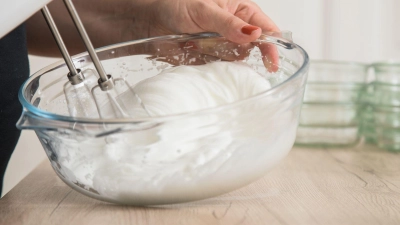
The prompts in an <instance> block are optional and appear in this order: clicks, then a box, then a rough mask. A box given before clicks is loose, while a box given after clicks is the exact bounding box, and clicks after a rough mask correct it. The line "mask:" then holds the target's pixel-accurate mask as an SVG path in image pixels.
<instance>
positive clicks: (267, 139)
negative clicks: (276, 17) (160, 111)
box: [17, 33, 309, 205]
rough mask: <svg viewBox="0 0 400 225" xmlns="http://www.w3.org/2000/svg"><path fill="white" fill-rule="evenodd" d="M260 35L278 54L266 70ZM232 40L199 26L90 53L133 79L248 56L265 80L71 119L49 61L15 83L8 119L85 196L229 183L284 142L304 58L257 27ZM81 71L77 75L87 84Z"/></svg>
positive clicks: (85, 62)
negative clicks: (231, 95)
mask: <svg viewBox="0 0 400 225" xmlns="http://www.w3.org/2000/svg"><path fill="white" fill-rule="evenodd" d="M271 38H272V39H271ZM271 40H272V41H271ZM271 42H273V43H275V44H271ZM265 43H269V44H267V45H269V47H270V48H271V49H274V50H273V51H274V52H275V53H277V54H279V60H278V61H276V65H275V66H276V68H278V70H277V71H275V72H270V70H271V69H269V70H268V69H266V67H265V66H264V64H263V60H262V59H263V57H262V54H261V51H260V50H259V48H258V47H256V46H261V45H264V44H265ZM288 43H289V44H288ZM193 45H196V46H197V48H195V49H193V48H192V47H193ZM241 47H243V46H241V45H238V44H234V43H231V42H229V41H227V40H226V39H225V38H223V37H220V36H219V35H217V34H213V33H202V34H193V35H171V36H163V37H157V38H150V39H145V40H137V41H131V42H126V43H121V44H116V45H112V46H108V47H104V48H100V49H98V55H99V58H100V60H101V61H102V63H103V66H104V68H105V70H106V71H107V72H108V73H111V74H112V75H113V76H114V78H122V79H124V80H125V81H127V82H128V83H129V84H130V85H132V86H135V84H136V83H138V82H140V81H142V80H145V79H147V78H149V77H153V76H156V75H157V74H159V73H160V71H162V70H164V69H167V68H171V67H174V66H177V65H182V64H205V63H209V62H212V61H221V59H220V58H219V57H220V56H221V55H222V57H223V58H224V59H225V60H227V59H229V60H233V59H236V60H239V61H242V62H243V63H246V64H248V65H249V66H251V67H252V68H253V69H254V70H255V71H256V72H258V74H259V75H260V76H261V77H263V78H265V79H266V80H267V81H269V83H270V84H271V86H272V88H269V89H268V90H266V91H263V92H261V93H258V94H256V95H253V96H249V97H246V98H245V99H241V100H238V101H234V102H231V103H228V104H223V105H218V106H215V107H210V108H205V109H201V110H196V111H190V112H184V113H180V114H174V115H166V116H156V117H143V118H128V119H127V118H120V119H118V118H115V119H96V118H74V117H70V116H69V112H68V107H67V104H66V97H65V95H64V93H63V86H64V85H65V84H66V83H67V81H68V79H67V77H66V74H67V73H68V71H67V68H66V66H65V64H64V62H58V63H55V64H53V65H50V66H48V67H46V68H44V69H42V70H40V71H38V72H37V73H35V74H34V75H32V76H31V77H30V78H29V79H28V80H27V81H26V83H25V84H24V85H23V86H22V88H21V90H20V93H19V97H20V101H21V103H22V105H23V107H24V112H23V115H22V116H21V118H20V121H19V122H18V124H17V126H18V127H19V128H20V129H33V130H34V131H35V132H36V134H37V136H38V138H39V140H40V142H41V144H42V145H43V148H44V149H45V151H46V154H47V155H48V158H49V160H50V162H51V165H52V167H53V169H54V171H55V172H56V173H57V175H58V176H59V177H60V178H61V179H62V180H63V181H64V182H65V183H66V184H67V185H69V186H70V187H72V188H73V189H74V190H76V191H78V192H80V193H82V194H84V195H87V196H89V197H92V198H96V199H99V200H103V201H108V202H113V203H119V204H132V205H157V204H170V203H179V202H187V201H193V200H199V199H204V198H208V197H212V196H216V195H219V194H223V193H226V192H229V191H232V190H234V189H237V188H240V187H242V186H245V185H247V184H249V183H251V182H253V181H255V180H257V179H259V178H260V177H262V176H263V175H265V174H266V172H267V171H268V170H270V169H271V168H272V167H273V166H275V165H276V164H277V163H278V162H279V161H281V160H282V159H283V158H284V157H285V156H286V155H287V154H288V152H289V151H290V149H291V148H292V146H293V143H294V140H295V136H296V129H297V125H298V120H299V113H300V106H301V102H302V98H303V93H304V85H305V82H306V77H307V75H306V74H307V70H308V64H309V60H308V56H307V53H306V52H305V51H304V50H303V49H302V48H301V47H299V46H298V45H296V44H294V43H291V42H290V41H288V40H285V39H282V38H281V37H277V35H275V37H274V35H272V36H264V35H263V36H262V37H261V38H260V39H259V40H257V41H256V42H255V44H254V47H253V48H250V49H248V50H247V51H244V52H241V51H238V49H239V50H240V49H241ZM210 50H211V51H210ZM242 53H243V54H242ZM241 54H242V55H241ZM233 56H235V57H233ZM267 58H268V57H267ZM73 59H74V62H75V64H76V65H77V67H79V68H81V69H82V70H83V71H86V72H87V71H89V72H90V71H92V70H93V68H94V67H93V64H92V62H91V60H90V58H89V57H88V55H87V53H83V54H80V55H77V56H75V57H73ZM264 59H265V58H264ZM88 74H89V76H88V77H87V81H86V82H88V83H89V84H88V85H94V84H93V81H95V79H92V78H93V77H92V78H91V77H90V76H91V75H90V73H86V75H88ZM90 82H92V84H90ZM94 83H95V82H94Z"/></svg>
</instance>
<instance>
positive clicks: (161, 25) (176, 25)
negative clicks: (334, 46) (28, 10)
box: [27, 0, 279, 71]
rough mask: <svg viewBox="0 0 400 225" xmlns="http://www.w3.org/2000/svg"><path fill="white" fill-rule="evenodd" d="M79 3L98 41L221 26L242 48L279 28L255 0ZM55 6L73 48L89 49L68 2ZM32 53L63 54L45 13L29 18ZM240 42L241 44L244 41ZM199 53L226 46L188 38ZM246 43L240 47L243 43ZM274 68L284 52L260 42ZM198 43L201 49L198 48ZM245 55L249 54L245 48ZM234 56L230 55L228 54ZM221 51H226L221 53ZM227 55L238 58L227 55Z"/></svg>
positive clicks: (267, 62)
mask: <svg viewBox="0 0 400 225" xmlns="http://www.w3.org/2000/svg"><path fill="white" fill-rule="evenodd" d="M75 6H76V8H77V10H78V13H79V15H80V17H81V19H82V21H83V23H84V25H85V28H86V30H87V32H88V34H89V36H90V38H91V40H92V43H93V45H94V46H95V47H101V46H105V45H110V44H114V43H118V42H123V41H131V40H136V39H141V38H147V37H154V36H160V35H168V34H179V33H197V32H205V31H211V32H217V33H220V34H221V35H223V36H225V37H226V38H227V39H228V40H231V41H232V42H233V44H232V45H235V44H234V43H236V44H237V45H236V46H233V47H235V48H236V49H239V50H240V52H241V53H245V52H246V51H247V50H249V49H251V48H253V47H254V46H255V45H253V44H250V43H251V41H254V40H256V39H257V38H258V37H259V36H260V35H261V32H270V31H279V29H278V28H277V27H276V25H275V24H274V23H273V22H272V20H271V19H269V18H268V16H266V15H265V14H264V13H263V12H262V11H261V9H260V8H259V7H258V6H257V5H256V4H255V3H253V2H251V1H250V0H118V1H109V0H85V1H75ZM49 8H50V10H51V12H52V14H53V17H54V19H55V21H56V24H57V26H58V27H59V30H60V32H61V35H62V36H63V38H64V41H65V42H66V45H67V46H68V48H69V50H70V51H71V53H72V54H77V53H79V52H82V51H85V49H84V47H83V45H82V41H81V39H80V38H79V35H78V34H77V32H76V29H75V27H74V25H73V24H72V21H71V20H70V19H69V15H68V13H67V12H66V10H65V6H64V4H63V3H62V1H61V0H55V1H53V2H52V3H51V4H50V5H49ZM27 25H28V26H27V27H28V47H29V50H30V53H31V54H38V55H47V56H57V55H58V54H59V51H58V49H57V46H56V45H55V42H54V40H53V37H52V35H51V33H50V31H49V29H48V27H47V25H46V23H45V21H44V20H43V17H42V15H41V14H40V13H38V14H36V15H35V16H33V17H32V18H31V19H30V20H29V21H28V23H27ZM239 44H240V45H239ZM190 46H191V47H192V48H191V49H190V50H192V52H194V53H196V51H200V52H201V53H203V54H210V55H212V53H213V52H214V51H213V49H214V48H219V47H221V46H220V45H219V43H214V42H210V41H206V42H192V43H187V46H186V47H190ZM238 46H240V47H238ZM257 46H258V47H259V48H260V50H261V52H262V55H263V61H264V64H265V65H266V67H267V68H268V69H269V70H270V71H276V69H277V66H276V65H277V63H278V54H277V50H276V46H274V45H273V44H258V45H257ZM196 48H197V50H196ZM240 55H241V57H245V54H240ZM227 56H228V55H227ZM219 57H220V56H219ZM223 59H224V60H234V59H232V58H229V57H228V58H227V57H226V56H225V58H223Z"/></svg>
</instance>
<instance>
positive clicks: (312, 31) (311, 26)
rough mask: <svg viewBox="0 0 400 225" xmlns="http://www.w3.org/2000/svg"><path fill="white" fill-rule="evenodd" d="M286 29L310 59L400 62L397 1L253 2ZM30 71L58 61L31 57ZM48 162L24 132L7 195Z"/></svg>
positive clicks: (11, 167)
mask: <svg viewBox="0 0 400 225" xmlns="http://www.w3.org/2000/svg"><path fill="white" fill-rule="evenodd" d="M254 2H256V3H257V4H259V5H260V7H261V8H262V9H263V11H264V12H266V13H267V14H268V15H269V16H270V17H271V18H272V19H273V20H274V21H275V22H276V23H277V25H278V26H279V27H280V28H281V29H282V30H290V31H292V32H293V38H294V41H295V42H296V43H298V44H299V45H301V46H302V47H303V48H304V49H305V50H306V51H307V52H308V53H309V55H310V57H311V59H331V60H341V61H357V62H366V63H369V62H373V61H382V60H388V59H399V58H400V22H398V21H400V14H399V13H398V12H399V10H400V1H399V0H254ZM30 59H31V72H35V71H37V70H38V69H40V68H42V67H44V66H46V65H48V64H50V63H51V62H53V61H55V60H57V59H51V58H40V57H30ZM45 158H46V156H45V154H44V151H43V149H42V147H41V146H40V144H39V141H38V140H37V138H36V136H35V134H34V133H33V132H25V131H24V132H23V136H22V137H21V139H20V142H19V144H18V146H17V149H16V151H15V152H14V154H13V156H12V159H11V162H10V164H9V167H8V169H7V173H6V178H5V187H4V193H5V192H7V191H8V190H10V189H11V188H12V187H13V186H14V185H16V184H17V183H18V182H19V181H20V180H21V179H22V178H23V177H24V176H26V175H27V174H28V173H29V172H30V171H31V170H32V169H33V168H34V167H35V166H37V164H38V163H40V162H41V161H43V160H44V159H45Z"/></svg>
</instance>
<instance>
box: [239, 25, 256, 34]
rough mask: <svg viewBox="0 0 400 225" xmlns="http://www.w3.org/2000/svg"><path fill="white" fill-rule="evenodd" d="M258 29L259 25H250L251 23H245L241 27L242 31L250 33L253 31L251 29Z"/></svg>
mask: <svg viewBox="0 0 400 225" xmlns="http://www.w3.org/2000/svg"><path fill="white" fill-rule="evenodd" d="M258 29H259V27H256V26H252V25H246V26H243V27H242V33H243V34H247V35H251V33H253V31H255V30H258Z"/></svg>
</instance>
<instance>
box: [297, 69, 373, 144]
mask: <svg viewBox="0 0 400 225" xmlns="http://www.w3.org/2000/svg"><path fill="white" fill-rule="evenodd" d="M367 69H368V67H367V66H366V65H365V64H361V63H351V62H335V61H311V64H310V70H309V76H308V81H307V84H306V89H305V94H304V101H303V106H302V111H301V115H300V121H299V127H298V130H297V137H296V145H300V146H319V147H328V146H329V147H332V146H334V147H338V146H352V145H355V144H357V143H358V142H359V140H360V133H359V117H358V114H359V112H360V110H361V106H362V104H361V101H360V98H361V94H362V91H363V90H365V89H366V88H365V86H366V79H367Z"/></svg>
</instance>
